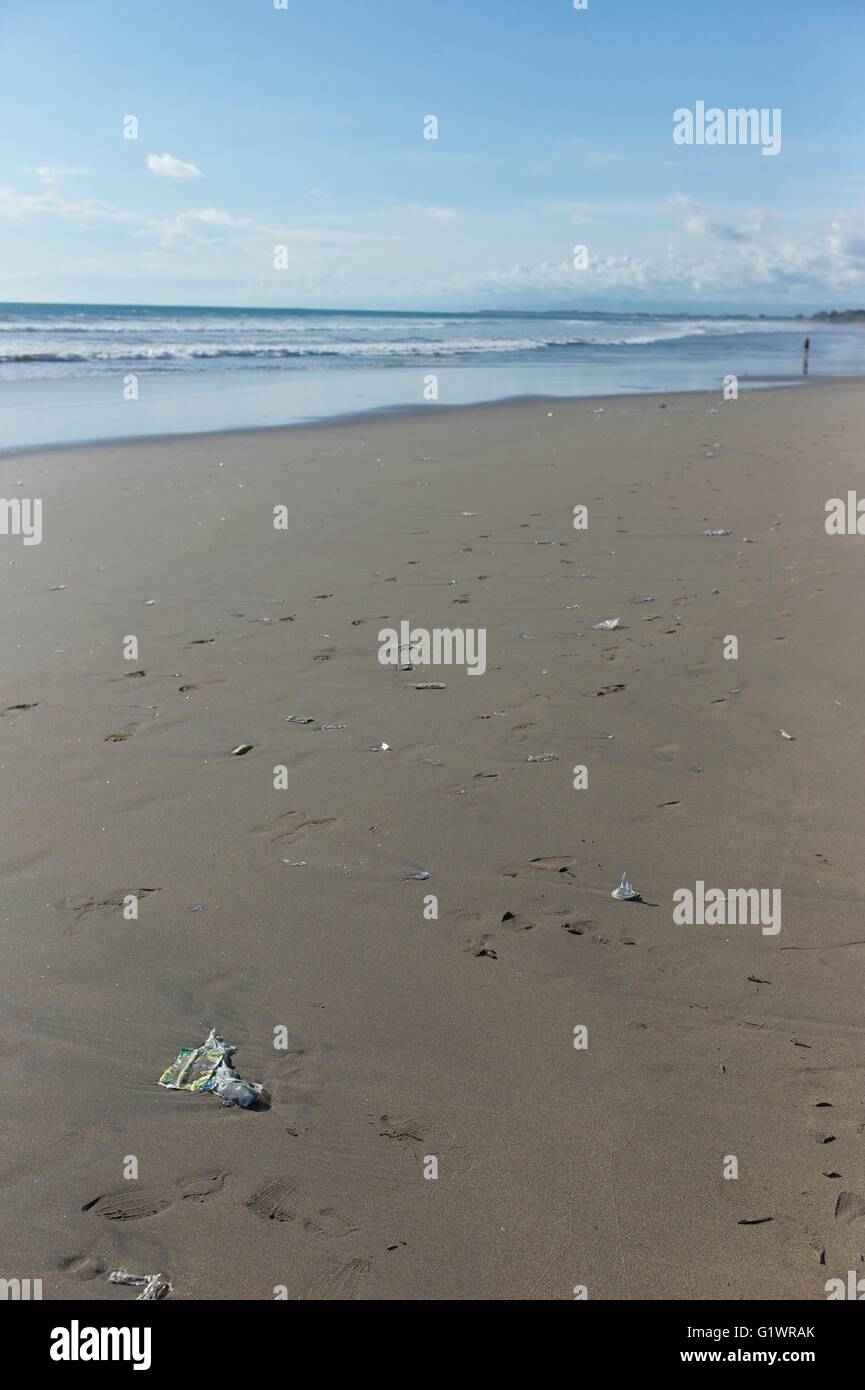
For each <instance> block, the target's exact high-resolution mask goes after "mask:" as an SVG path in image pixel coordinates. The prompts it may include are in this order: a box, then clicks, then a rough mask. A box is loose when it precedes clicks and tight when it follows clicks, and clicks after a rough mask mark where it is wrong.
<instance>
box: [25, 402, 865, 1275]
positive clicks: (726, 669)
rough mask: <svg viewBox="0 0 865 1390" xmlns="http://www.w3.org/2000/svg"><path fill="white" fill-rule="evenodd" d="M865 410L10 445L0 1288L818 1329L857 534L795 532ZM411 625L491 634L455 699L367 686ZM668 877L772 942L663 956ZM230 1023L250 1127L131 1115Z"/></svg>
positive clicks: (856, 770) (849, 1023)
mask: <svg viewBox="0 0 865 1390" xmlns="http://www.w3.org/2000/svg"><path fill="white" fill-rule="evenodd" d="M863 424H865V406H863V395H862V387H861V385H855V386H851V385H848V384H844V385H837V386H836V385H825V386H823V385H818V384H816V383H815V384H811V385H809V386H808V387H807V388H805V389H796V390H758V391H755V392H751V393H747V394H743V395H742V396H741V397H740V399H739V400H738V401H736V402H726V403H725V402H723V401H722V400H721V399H720V397H719V396H716V395H712V396H709V395H694V396H678V397H676V396H664V397H655V398H645V399H636V398H621V399H610V398H607V399H605V400H603V401H602V402H598V401H592V400H580V401H574V402H562V401H558V402H555V403H536V402H529V403H525V402H524V403H518V404H506V405H495V406H491V407H478V408H471V409H464V410H455V411H448V412H444V411H442V412H435V411H430V412H429V413H427V414H420V415H411V416H393V417H383V418H379V419H374V420H366V421H355V422H352V423H348V424H342V425H331V426H327V427H322V428H312V429H294V430H281V431H272V432H270V431H268V432H260V433H252V434H245V435H239V434H235V435H224V436H201V437H193V438H184V439H182V440H177V441H174V440H159V441H154V442H142V443H138V444H122V445H99V446H93V447H87V448H79V449H70V450H65V451H54V452H51V453H41V454H31V455H23V456H20V455H19V456H15V457H13V456H7V457H5V458H0V484H2V486H0V492H2V495H3V496H5V497H10V496H21V495H23V496H31V497H32V496H37V497H42V498H43V499H44V539H43V541H42V543H41V545H38V546H30V547H27V546H23V545H22V543H21V540H20V539H19V538H15V537H10V536H4V537H2V544H3V548H4V554H5V557H6V561H7V564H6V567H5V571H4V572H5V575H6V602H5V604H4V612H3V625H4V643H3V650H4V653H5V656H6V661H5V672H4V683H3V684H4V689H3V695H4V698H3V699H2V702H0V708H3V709H4V710H5V708H6V707H7V706H28V707H27V708H21V709H10V710H8V712H5V713H4V714H3V715H2V717H0V743H2V764H3V773H4V787H5V795H4V810H5V833H4V837H3V854H2V862H0V868H2V884H3V904H4V909H3V912H2V916H0V926H2V949H3V962H4V972H3V983H2V989H0V1006H2V1007H0V1020H2V1031H0V1041H2V1047H3V1058H4V1086H5V1093H6V1115H7V1138H6V1143H5V1145H4V1157H3V1163H2V1183H3V1198H4V1201H3V1208H2V1212H3V1215H2V1244H3V1249H4V1268H3V1269H2V1270H0V1274H3V1275H4V1276H5V1277H21V1278H23V1277H26V1276H30V1277H41V1278H42V1279H43V1286H44V1296H45V1297H46V1298H78V1299H115V1300H118V1301H128V1300H131V1299H132V1298H134V1292H133V1291H132V1290H130V1289H126V1288H118V1287H115V1286H113V1285H110V1284H108V1283H107V1281H106V1278H105V1274H106V1272H107V1271H108V1270H111V1269H115V1268H117V1267H118V1266H125V1267H126V1268H127V1269H129V1270H131V1271H133V1272H135V1273H144V1272H146V1273H152V1272H155V1271H161V1272H163V1273H164V1274H165V1275H166V1277H168V1278H169V1279H170V1280H171V1281H172V1283H173V1285H174V1295H173V1296H174V1298H177V1299H201V1298H206V1299H225V1298H240V1299H262V1298H264V1299H270V1298H273V1297H274V1290H275V1289H284V1290H285V1292H286V1294H287V1297H288V1298H289V1299H292V1300H294V1299H346V1298H358V1299H376V1298H382V1299H443V1298H444V1299H517V1298H518V1299H523V1298H544V1299H569V1298H572V1297H573V1296H574V1294H573V1290H574V1288H575V1286H578V1285H584V1286H586V1288H587V1290H588V1294H589V1297H590V1298H592V1299H612V1298H650V1299H651V1298H672V1299H679V1298H700V1299H719V1298H743V1299H744V1298H791V1299H822V1298H825V1288H824V1285H825V1281H826V1280H827V1279H829V1278H831V1277H841V1278H845V1277H846V1272H847V1270H848V1269H858V1268H859V1266H860V1265H861V1262H862V1261H863V1259H865V1222H863V1221H862V1220H861V1219H859V1218H860V1216H861V1214H862V1213H863V1212H865V1137H863V1131H865V1102H863V1099H862V1085H861V1076H862V1065H863V1062H862V1058H863V1031H862V1022H861V1020H862V982H863V971H865V930H863V926H862V922H861V902H862V873H861V867H862V866H861V862H860V854H861V849H862V839H863V833H862V830H861V827H860V825H859V815H858V812H859V808H860V805H861V784H862V770H861V753H862V742H863V722H862V714H861V703H862V701H861V693H862V657H861V642H860V640H859V639H860V618H861V615H862V611H863V600H862V585H863V577H865V549H863V546H865V541H862V540H861V538H853V537H843V538H842V537H838V538H830V537H829V536H827V535H826V532H825V528H824V507H825V503H826V501H827V499H828V498H830V497H835V496H841V497H844V496H845V495H846V492H847V489H848V488H854V489H855V488H856V487H857V486H861V483H862V471H861V441H862V437H863ZM709 454H715V455H716V457H712V458H710V457H707V455H709ZM18 479H22V480H23V483H22V484H21V485H20V486H16V480H18ZM280 505H284V506H285V507H286V508H287V516H288V523H287V528H286V529H285V530H277V529H274V526H273V509H274V507H278V506H280ZM577 505H585V506H587V507H588V510H589V525H588V529H587V530H585V531H576V530H575V529H574V527H573V525H572V515H573V509H574V507H575V506H577ZM713 528H730V529H731V531H732V534H730V535H729V536H726V537H721V538H717V539H710V538H707V537H704V536H703V534H702V533H703V531H704V530H706V529H713ZM57 585H65V586H66V587H65V588H63V589H60V588H55V587H52V586H57ZM649 596H651V597H653V598H654V600H655V601H654V602H653V603H645V604H641V603H635V602H634V600H635V599H636V598H643V597H649ZM150 600H155V602H148V601H150ZM611 617H618V618H620V620H621V623H620V627H619V628H618V629H617V630H616V631H613V632H610V631H598V630H594V629H593V626H592V625H593V624H594V623H597V622H599V621H601V620H603V619H606V618H611ZM403 619H406V620H409V621H410V622H411V623H412V624H413V625H415V626H423V627H429V628H434V627H443V628H452V627H456V626H461V627H472V628H484V629H485V630H486V634H487V670H486V673H485V674H484V675H483V676H477V677H471V676H468V675H467V674H466V672H465V671H464V670H463V669H460V668H455V667H428V668H426V669H424V670H420V671H417V672H406V671H397V670H394V669H392V668H387V667H384V666H382V665H380V664H379V662H378V659H377V654H378V645H379V644H378V641H377V635H378V632H379V630H380V629H382V628H385V627H390V626H393V627H397V628H398V627H399V624H400V621H401V620H403ZM650 620H651V621H650ZM521 634H530V636H528V637H527V636H522V635H521ZM729 635H735V636H736V637H737V638H738V642H739V656H738V659H737V660H725V659H724V656H723V643H724V639H725V637H727V636H729ZM128 636H136V637H137V638H138V641H139V647H140V650H139V655H138V657H137V659H134V660H125V659H124V656H123V643H124V639H125V638H127V637H128ZM419 681H435V682H443V683H444V684H445V687H446V688H445V689H443V690H440V689H435V690H417V689H415V688H414V685H415V683H416V682H419ZM291 714H300V715H302V716H312V717H313V718H314V722H313V723H311V724H298V723H294V722H287V717H288V716H289V715H291ZM322 724H347V725H348V727H347V728H338V729H333V730H331V731H329V732H323V731H322V730H321V727H320V726H321V725H322ZM781 729H783V730H785V731H787V733H789V734H790V735H792V738H791V739H785V738H784V737H783V736H782V735H781V733H780V732H779V731H780V730H781ZM383 741H385V742H387V743H388V744H390V745H391V748H390V751H388V752H381V753H374V752H372V751H370V750H371V747H372V746H373V745H376V744H380V743H381V742H383ZM242 743H250V744H252V745H253V748H252V751H251V752H249V753H248V754H247V755H246V756H243V757H238V756H232V753H231V750H232V749H233V748H235V747H236V746H237V745H239V744H242ZM542 752H552V753H554V754H555V755H556V757H555V760H554V761H549V762H542V763H530V762H529V761H528V758H529V756H530V755H536V754H539V753H542ZM578 765H581V766H584V767H585V768H586V769H587V776H588V787H587V788H585V789H580V790H576V789H575V788H574V786H573V780H574V773H573V769H574V768H575V767H576V766H578ZM278 766H285V767H286V768H287V787H286V789H285V790H277V789H275V788H274V768H275V767H278ZM285 860H290V861H294V862H293V863H292V864H287V863H285V862H284V861H285ZM419 870H426V871H428V872H429V875H430V877H429V878H428V879H426V880H420V879H416V878H411V877H410V875H411V874H413V873H416V872H417V871H419ZM623 870H627V871H628V872H629V873H630V875H631V878H632V880H633V882H634V884H635V886H636V888H637V889H638V890H639V891H640V892H641V894H642V899H643V900H642V901H641V902H635V903H620V902H616V901H614V900H613V899H611V897H610V891H611V889H612V888H614V887H615V885H616V883H617V882H618V880H619V877H620V875H621V873H622V871H623ZM697 880H702V881H704V882H705V883H706V885H707V887H708V886H710V885H711V886H714V885H718V886H721V887H723V888H725V889H726V888H728V887H729V888H733V887H741V888H751V887H756V888H769V889H771V888H775V887H778V888H780V889H781V890H782V893H783V925H782V929H781V931H780V932H779V933H778V934H777V935H775V936H769V935H764V934H763V933H762V932H761V930H760V927H759V926H757V925H752V924H746V925H737V926H733V927H725V926H679V925H676V924H675V923H674V921H673V894H674V892H675V891H676V890H677V889H678V888H680V887H683V886H690V887H691V888H693V887H694V884H695V882H696V881H697ZM127 894H138V895H139V896H140V907H139V917H138V920H137V921H127V920H124V915H123V909H122V903H123V900H124V897H125V896H126V895H127ZM431 894H433V895H435V897H436V899H437V910H438V916H437V918H433V917H431V916H430V915H429V911H430V910H429V908H427V915H426V916H425V910H424V909H425V901H426V900H428V899H429V895H431ZM196 908H197V909H199V910H195V909H196ZM565 924H567V925H565ZM581 1025H582V1026H585V1027H586V1028H587V1030H588V1046H587V1047H586V1048H584V1049H579V1050H578V1049H575V1047H574V1030H575V1028H577V1027H579V1026H581ZM211 1026H212V1027H215V1028H216V1029H217V1031H218V1032H220V1033H221V1034H222V1035H223V1037H225V1038H226V1039H227V1040H228V1041H229V1042H232V1043H235V1044H236V1045H237V1048H238V1051H237V1053H236V1056H235V1064H236V1066H237V1068H238V1070H239V1071H240V1073H241V1074H242V1075H243V1076H245V1077H248V1078H250V1079H252V1080H255V1081H260V1082H262V1083H264V1084H265V1086H266V1087H267V1088H268V1091H269V1093H270V1097H271V1101H270V1105H269V1107H264V1108H261V1109H260V1110H257V1111H253V1110H249V1111H246V1110H239V1109H237V1108H232V1109H222V1108H220V1106H219V1104H218V1103H217V1102H216V1101H215V1100H213V1099H212V1098H209V1097H206V1096H195V1095H189V1094H183V1093H172V1092H169V1091H166V1090H164V1089H160V1088H159V1087H158V1086H157V1085H156V1081H157V1078H158V1077H159V1075H160V1073H161V1072H162V1071H163V1069H164V1068H165V1067H167V1066H168V1065H169V1063H170V1062H171V1061H172V1060H173V1059H174V1057H175V1056H176V1054H177V1052H178V1049H179V1048H180V1047H182V1046H194V1045H196V1044H197V1043H199V1042H202V1041H203V1039H204V1037H205V1035H206V1033H207V1031H208V1029H209V1028H210V1027H211ZM280 1029H284V1030H286V1031H285V1034H284V1035H283V1034H280V1033H277V1034H276V1036H277V1040H278V1041H285V1042H286V1043H287V1045H286V1046H285V1047H282V1048H277V1047H275V1046H274V1037H275V1030H280ZM729 1156H735V1157H736V1159H737V1161H738V1177H737V1178H736V1179H735V1180H733V1179H725V1177H724V1171H725V1165H726V1167H727V1169H728V1170H729V1167H730V1164H729ZM430 1157H435V1158H436V1159H437V1163H438V1177H437V1178H434V1179H432V1178H427V1177H425V1176H424V1174H425V1171H429V1170H430V1168H431V1164H430V1163H429V1158H430ZM131 1159H135V1160H136V1161H137V1172H138V1177H137V1179H131V1180H129V1179H126V1178H125V1176H124V1172H125V1171H131V1170H133V1169H134V1165H133V1164H132V1163H131V1162H130V1160H131ZM843 1193H850V1194H853V1195H852V1196H851V1197H849V1198H844V1199H842V1200H840V1201H839V1198H842V1194H843ZM745 1222H748V1223H755V1222H759V1224H742V1223H745Z"/></svg>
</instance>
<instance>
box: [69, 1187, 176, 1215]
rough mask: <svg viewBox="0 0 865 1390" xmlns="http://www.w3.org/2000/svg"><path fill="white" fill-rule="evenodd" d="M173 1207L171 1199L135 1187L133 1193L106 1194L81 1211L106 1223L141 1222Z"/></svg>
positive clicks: (93, 1199) (94, 1199)
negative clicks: (90, 1213)
mask: <svg viewBox="0 0 865 1390" xmlns="http://www.w3.org/2000/svg"><path fill="white" fill-rule="evenodd" d="M173 1205H174V1204H173V1202H172V1200H171V1198H170V1197H164V1196H163V1195H162V1194H161V1193H159V1192H148V1191H147V1190H146V1189H145V1190H143V1191H142V1190H141V1189H140V1188H136V1187H134V1186H133V1187H132V1190H131V1191H126V1192H106V1193H105V1194H104V1195H103V1196H102V1197H94V1198H92V1200H91V1201H89V1202H85V1203H84V1205H83V1207H82V1208H81V1210H82V1211H89V1212H92V1213H93V1215H94V1216H101V1217H104V1219H105V1220H106V1221H140V1220H141V1219H142V1217H145V1216H157V1215H158V1214H159V1212H161V1211H167V1210H168V1208H169V1207H170V1206H173Z"/></svg>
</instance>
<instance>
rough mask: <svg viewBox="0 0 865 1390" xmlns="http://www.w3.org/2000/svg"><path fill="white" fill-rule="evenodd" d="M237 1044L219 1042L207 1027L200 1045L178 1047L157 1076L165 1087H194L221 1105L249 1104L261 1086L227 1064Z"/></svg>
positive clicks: (188, 1088)
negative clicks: (243, 1077) (209, 1094)
mask: <svg viewBox="0 0 865 1390" xmlns="http://www.w3.org/2000/svg"><path fill="white" fill-rule="evenodd" d="M236 1051H237V1048H236V1047H233V1046H232V1045H231V1044H230V1043H226V1042H223V1040H222V1038H221V1037H220V1036H219V1034H218V1033H217V1032H216V1030H215V1029H214V1028H211V1030H210V1032H209V1033H208V1035H207V1037H206V1038H205V1040H204V1043H203V1044H202V1045H201V1046H200V1047H182V1048H181V1049H180V1051H179V1052H178V1054H177V1056H176V1058H175V1059H174V1061H173V1062H172V1063H171V1066H170V1067H167V1068H166V1069H165V1071H164V1072H163V1073H162V1075H161V1076H160V1078H159V1083H158V1084H159V1085H160V1086H164V1087H165V1088H166V1089H167V1090H169V1091H196V1092H206V1093H212V1094H213V1095H217V1096H219V1098H220V1100H221V1101H222V1103H223V1105H242V1106H244V1107H245V1106H249V1105H253V1104H254V1103H255V1101H257V1100H258V1098H259V1096H260V1095H261V1092H262V1090H263V1087H262V1086H261V1085H260V1084H259V1083H258V1082H257V1081H244V1080H243V1079H242V1077H240V1076H239V1075H238V1073H237V1072H236V1071H235V1069H234V1067H232V1066H231V1064H230V1061H229V1059H230V1057H231V1055H232V1053H234V1052H236Z"/></svg>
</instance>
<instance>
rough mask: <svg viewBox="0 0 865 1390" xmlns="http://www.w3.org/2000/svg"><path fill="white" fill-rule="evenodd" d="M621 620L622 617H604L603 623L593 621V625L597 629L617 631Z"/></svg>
mask: <svg viewBox="0 0 865 1390" xmlns="http://www.w3.org/2000/svg"><path fill="white" fill-rule="evenodd" d="M620 622H621V618H604V621H603V622H601V623H592V627H593V628H594V630H595V631H602V632H615V630H616V628H617V627H618V626H619V623H620Z"/></svg>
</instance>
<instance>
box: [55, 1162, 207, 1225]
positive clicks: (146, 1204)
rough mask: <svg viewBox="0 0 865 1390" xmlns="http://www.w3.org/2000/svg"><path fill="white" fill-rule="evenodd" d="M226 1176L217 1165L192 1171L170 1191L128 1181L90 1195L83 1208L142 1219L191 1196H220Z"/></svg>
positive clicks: (112, 1216)
mask: <svg viewBox="0 0 865 1390" xmlns="http://www.w3.org/2000/svg"><path fill="white" fill-rule="evenodd" d="M227 1177H228V1174H227V1173H223V1172H220V1171H219V1170H217V1169H215V1168H211V1169H208V1170H207V1171H206V1172H203V1173H190V1174H188V1175H187V1176H186V1177H184V1178H180V1179H179V1181H178V1183H177V1186H176V1189H175V1190H174V1191H173V1192H170V1193H169V1192H165V1191H160V1190H158V1189H154V1188H146V1187H145V1188H142V1187H140V1186H139V1184H138V1183H128V1184H127V1186H126V1187H125V1188H123V1189H122V1190H121V1191H119V1192H106V1193H104V1194H103V1195H102V1196H101V1197H93V1198H91V1200H90V1201H89V1202H85V1203H84V1205H83V1207H82V1208H81V1210H82V1211H89V1212H91V1213H92V1214H93V1215H94V1216H101V1217H103V1219H104V1220H106V1221H140V1220H141V1219H142V1218H143V1217H145V1216H158V1215H159V1213H160V1212H162V1211H167V1210H168V1208H169V1207H172V1206H174V1205H175V1203H176V1202H182V1201H187V1200H190V1199H191V1200H192V1201H195V1202H204V1201H206V1199H207V1198H208V1197H214V1196H218V1195H219V1193H220V1192H221V1191H222V1189H223V1186H224V1184H225V1179H226V1178H227Z"/></svg>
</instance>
